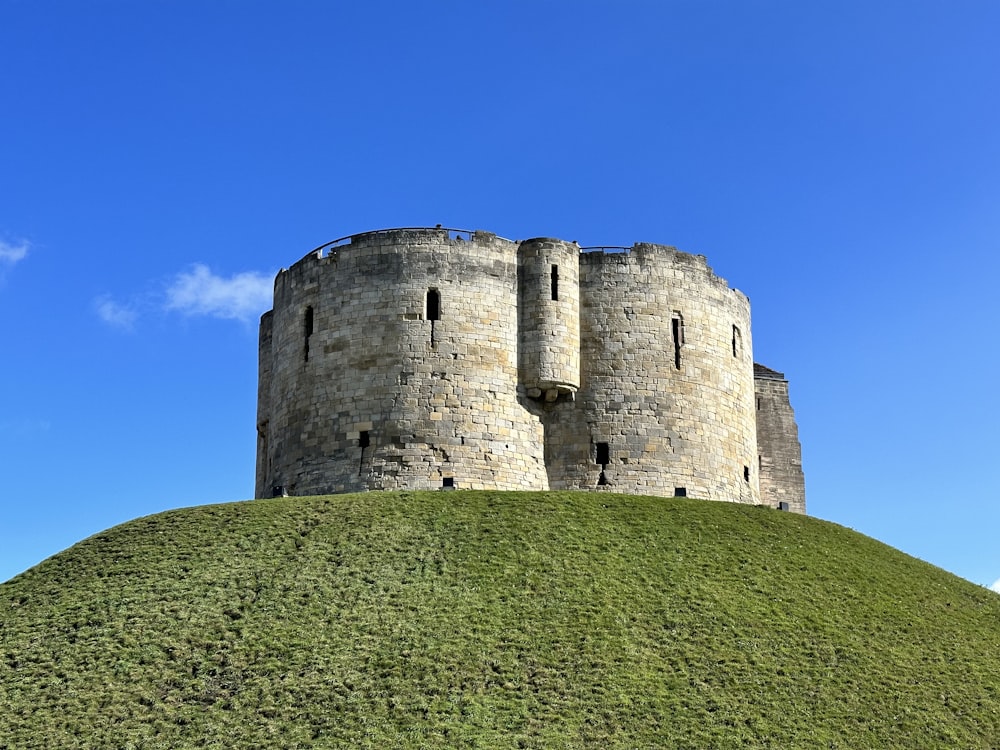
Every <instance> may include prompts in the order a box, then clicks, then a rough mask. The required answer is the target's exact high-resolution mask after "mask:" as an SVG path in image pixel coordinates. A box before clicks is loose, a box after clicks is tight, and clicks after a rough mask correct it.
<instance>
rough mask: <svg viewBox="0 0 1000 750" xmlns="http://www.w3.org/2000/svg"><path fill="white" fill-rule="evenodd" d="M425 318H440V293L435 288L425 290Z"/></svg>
mask: <svg viewBox="0 0 1000 750" xmlns="http://www.w3.org/2000/svg"><path fill="white" fill-rule="evenodd" d="M427 320H431V321H433V320H441V293H440V292H439V291H438V290H437V289H428V290H427Z"/></svg>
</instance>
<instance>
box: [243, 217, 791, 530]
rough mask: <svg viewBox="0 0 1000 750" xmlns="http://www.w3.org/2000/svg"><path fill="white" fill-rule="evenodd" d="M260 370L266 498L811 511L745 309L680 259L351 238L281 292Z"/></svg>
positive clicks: (702, 269)
mask: <svg viewBox="0 0 1000 750" xmlns="http://www.w3.org/2000/svg"><path fill="white" fill-rule="evenodd" d="M259 357H260V370H259V372H260V386H259V391H258V407H257V412H258V418H257V430H258V451H257V483H256V495H257V497H270V496H272V495H278V494H294V495H314V494H325V493H337V492H353V491H359V490H380V489H435V488H449V487H460V488H467V489H503V490H549V489H553V490H555V489H591V490H595V491H602V492H622V493H640V494H651V495H661V496H674V495H687V496H691V497H700V498H705V499H711V500H728V501H735V502H744V503H755V504H759V503H763V504H766V505H770V506H773V507H778V506H779V504H781V507H785V508H788V509H790V510H794V511H797V512H801V513H804V512H805V484H804V479H803V474H802V464H801V451H800V448H799V442H798V434H797V428H796V426H795V420H794V415H793V413H792V409H791V406H790V403H789V400H788V383H787V381H785V380H784V377H783V376H782V375H781V374H780V373H776V372H774V371H773V370H769V369H768V368H764V367H761V366H760V365H757V366H755V365H754V362H753V356H752V345H751V338H750V304H749V300H748V299H747V297H746V296H745V295H743V294H742V293H741V292H739V291H737V290H734V289H730V288H729V286H728V285H727V283H726V282H725V281H724V280H723V279H721V278H719V277H718V276H716V275H715V274H714V273H713V272H712V270H711V269H710V268H709V267H708V265H707V263H706V262H705V258H704V257H703V256H698V255H689V254H687V253H682V252H679V251H678V250H676V249H675V248H672V247H667V246H663V245H652V244H644V243H643V244H636V245H634V246H632V247H631V248H615V249H610V248H601V249H596V250H592V249H588V248H583V249H581V248H580V247H579V246H577V245H576V244H575V243H571V242H565V241H563V240H557V239H551V238H540V239H533V240H526V241H523V242H512V241H510V240H505V239H503V238H501V237H497V236H496V235H494V234H491V233H489V232H483V231H476V232H465V231H457V230H448V229H441V228H435V229H393V230H381V231H376V232H368V233H365V234H359V235H354V236H351V237H347V238H344V239H342V240H337V241H335V242H333V243H329V244H328V245H324V246H322V247H321V248H319V249H317V250H315V251H313V252H311V253H309V254H308V255H307V256H306V257H305V258H303V259H302V260H300V261H299V262H298V263H295V264H294V265H292V266H291V267H290V268H288V269H283V270H282V271H281V272H280V273H279V274H278V276H277V278H276V279H275V287H274V309H273V310H271V311H270V312H267V313H265V314H264V316H263V317H262V318H261V325H260V351H259Z"/></svg>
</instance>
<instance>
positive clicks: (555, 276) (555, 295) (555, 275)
mask: <svg viewBox="0 0 1000 750" xmlns="http://www.w3.org/2000/svg"><path fill="white" fill-rule="evenodd" d="M552 299H554V300H558V299H559V266H552Z"/></svg>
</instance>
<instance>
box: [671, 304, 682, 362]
mask: <svg viewBox="0 0 1000 750" xmlns="http://www.w3.org/2000/svg"><path fill="white" fill-rule="evenodd" d="M670 332H671V334H672V335H673V337H674V367H676V368H677V369H678V370H679V369H681V345H682V344H683V343H684V318H683V317H681V314H680V313H674V317H673V320H671V321H670Z"/></svg>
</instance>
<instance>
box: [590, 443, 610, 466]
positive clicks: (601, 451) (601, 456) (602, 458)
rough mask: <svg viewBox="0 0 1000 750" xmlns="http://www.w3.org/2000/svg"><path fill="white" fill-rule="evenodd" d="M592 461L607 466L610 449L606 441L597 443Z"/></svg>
mask: <svg viewBox="0 0 1000 750" xmlns="http://www.w3.org/2000/svg"><path fill="white" fill-rule="evenodd" d="M594 463H595V464H600V465H601V466H607V465H608V464H609V463H611V449H610V446H609V445H608V444H607V443H598V444H597V452H596V454H595V456H594Z"/></svg>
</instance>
